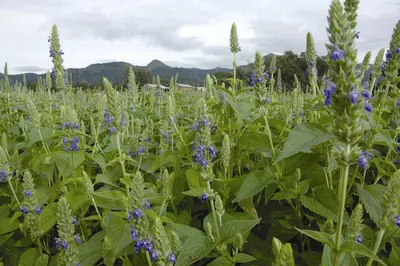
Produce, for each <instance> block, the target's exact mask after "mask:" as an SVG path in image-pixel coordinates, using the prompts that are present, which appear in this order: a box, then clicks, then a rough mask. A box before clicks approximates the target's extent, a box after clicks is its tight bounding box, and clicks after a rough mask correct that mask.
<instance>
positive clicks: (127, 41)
mask: <svg viewBox="0 0 400 266" xmlns="http://www.w3.org/2000/svg"><path fill="white" fill-rule="evenodd" d="M330 2H331V1H330V0H252V1H250V0H249V1H232V0H218V1H216V0H186V1H184V0H145V1H143V0H130V1H128V0H85V1H83V0H35V1H32V0H0V25H2V26H1V27H0V36H1V41H0V66H1V68H2V66H3V65H4V62H6V61H7V62H8V65H9V72H10V73H11V74H14V73H21V72H36V73H42V72H45V71H47V69H51V66H52V65H51V60H50V58H49V53H48V50H49V44H48V42H47V37H48V35H49V34H50V30H51V26H52V25H53V24H57V26H58V29H59V34H60V40H61V45H62V48H63V51H64V52H65V55H64V66H65V67H66V68H71V67H74V68H80V67H86V66H88V65H90V64H93V63H98V62H111V61H125V62H129V63H131V64H133V65H147V64H148V63H149V62H150V61H151V60H153V59H159V60H161V61H163V62H164V63H166V64H168V65H171V66H176V67H200V68H213V67H217V66H220V67H230V66H231V65H232V55H231V54H230V50H229V32H230V27H231V25H232V23H233V22H236V25H237V28H238V34H239V42H240V45H241V47H242V52H241V53H240V54H239V55H238V61H239V64H246V63H247V61H248V60H253V58H254V53H255V52H256V51H257V50H258V51H260V52H261V53H263V54H268V53H278V54H279V53H283V52H284V51H285V50H292V51H294V52H296V53H300V52H302V51H304V50H305V38H306V34H307V32H308V31H310V32H311V33H312V34H313V36H314V41H315V43H316V48H317V52H318V54H320V55H324V54H325V53H326V48H325V46H324V44H325V43H326V42H327V34H326V29H325V28H326V26H327V21H326V16H327V14H328V8H329V5H330ZM360 2H361V4H360V7H359V19H358V21H359V25H358V30H359V31H360V32H361V34H360V39H358V40H357V48H358V52H359V60H362V57H363V56H364V54H365V53H366V52H367V51H368V50H371V51H372V52H373V56H375V55H376V53H377V51H378V50H379V49H380V48H383V47H387V46H388V44H389V41H390V37H391V34H392V31H393V28H394V26H395V24H396V22H397V20H398V19H399V18H400V16H399V14H400V5H399V4H397V3H396V2H400V0H399V1H397V0H379V1H378V0H361V1H360ZM1 72H2V71H1Z"/></svg>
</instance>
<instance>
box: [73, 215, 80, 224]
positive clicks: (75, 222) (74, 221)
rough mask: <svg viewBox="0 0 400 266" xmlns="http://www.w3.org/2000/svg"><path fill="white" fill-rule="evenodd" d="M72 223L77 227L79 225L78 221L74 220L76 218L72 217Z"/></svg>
mask: <svg viewBox="0 0 400 266" xmlns="http://www.w3.org/2000/svg"><path fill="white" fill-rule="evenodd" d="M72 222H73V223H74V225H78V224H79V222H78V219H77V218H76V216H73V217H72Z"/></svg>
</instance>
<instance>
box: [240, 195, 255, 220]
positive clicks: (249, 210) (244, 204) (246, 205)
mask: <svg viewBox="0 0 400 266" xmlns="http://www.w3.org/2000/svg"><path fill="white" fill-rule="evenodd" d="M239 206H240V208H242V210H243V211H244V212H245V213H246V214H248V215H249V216H250V218H252V219H258V214H257V209H256V207H255V206H254V202H253V198H248V199H245V200H242V201H239Z"/></svg>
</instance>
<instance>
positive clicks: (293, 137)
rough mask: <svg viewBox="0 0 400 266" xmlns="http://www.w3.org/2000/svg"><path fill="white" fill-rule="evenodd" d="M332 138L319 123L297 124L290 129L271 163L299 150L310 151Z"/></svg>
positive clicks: (275, 162)
mask: <svg viewBox="0 0 400 266" xmlns="http://www.w3.org/2000/svg"><path fill="white" fill-rule="evenodd" d="M333 138H334V135H333V134H332V133H330V132H328V131H327V130H326V129H325V128H323V127H322V126H320V125H319V124H316V123H311V122H306V123H301V124H297V125H296V126H295V127H294V128H293V129H292V131H290V133H289V136H288V138H287V140H286V142H285V144H284V147H283V150H282V152H281V153H280V154H279V156H278V158H276V160H275V161H274V163H273V164H274V165H275V164H277V163H278V162H279V161H281V160H283V159H285V158H288V157H291V156H293V155H295V154H297V153H299V152H305V153H311V148H312V147H314V146H315V145H317V144H320V143H323V142H326V141H328V140H330V139H333Z"/></svg>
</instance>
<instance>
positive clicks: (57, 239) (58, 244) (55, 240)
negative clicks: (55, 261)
mask: <svg viewBox="0 0 400 266" xmlns="http://www.w3.org/2000/svg"><path fill="white" fill-rule="evenodd" d="M60 242H61V239H59V238H58V237H56V238H54V244H55V246H56V248H59V247H60Z"/></svg>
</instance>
